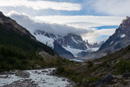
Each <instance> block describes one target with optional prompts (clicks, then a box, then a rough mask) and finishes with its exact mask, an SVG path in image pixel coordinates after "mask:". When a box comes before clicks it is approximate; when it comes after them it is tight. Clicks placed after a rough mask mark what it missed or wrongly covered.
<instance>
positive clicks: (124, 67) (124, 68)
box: [116, 60, 130, 74]
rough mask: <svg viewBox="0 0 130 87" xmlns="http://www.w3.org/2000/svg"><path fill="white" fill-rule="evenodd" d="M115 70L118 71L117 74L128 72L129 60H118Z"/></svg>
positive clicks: (129, 69)
mask: <svg viewBox="0 0 130 87" xmlns="http://www.w3.org/2000/svg"><path fill="white" fill-rule="evenodd" d="M116 71H117V72H118V74H123V73H128V72H130V61H129V60H120V61H119V63H118V64H116Z"/></svg>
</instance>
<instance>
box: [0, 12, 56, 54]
mask: <svg viewBox="0 0 130 87" xmlns="http://www.w3.org/2000/svg"><path fill="white" fill-rule="evenodd" d="M0 44H4V45H12V46H16V47H20V48H22V49H25V50H39V51H40V50H43V51H46V52H47V53H49V54H51V55H54V54H55V53H54V51H53V50H52V49H51V48H50V47H47V46H46V45H44V44H42V43H40V42H38V41H36V39H35V37H34V36H32V35H31V34H30V33H29V31H27V30H26V29H25V28H23V27H22V26H20V25H19V24H17V22H16V21H14V20H12V19H11V18H9V17H6V16H4V15H3V13H2V12H0Z"/></svg>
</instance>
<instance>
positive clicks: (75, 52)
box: [62, 46, 84, 57]
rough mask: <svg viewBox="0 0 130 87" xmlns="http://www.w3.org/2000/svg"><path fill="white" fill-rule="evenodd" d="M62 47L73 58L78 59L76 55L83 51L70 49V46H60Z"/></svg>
mask: <svg viewBox="0 0 130 87" xmlns="http://www.w3.org/2000/svg"><path fill="white" fill-rule="evenodd" d="M62 47H63V48H64V49H66V50H67V51H69V52H71V53H72V54H73V55H74V57H78V56H77V55H78V54H79V53H81V52H82V51H84V50H80V49H75V48H71V47H70V46H67V47H64V46H62Z"/></svg>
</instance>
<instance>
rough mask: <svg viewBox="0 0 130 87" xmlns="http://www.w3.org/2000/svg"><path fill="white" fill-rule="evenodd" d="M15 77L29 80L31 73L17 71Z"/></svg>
mask: <svg viewBox="0 0 130 87" xmlns="http://www.w3.org/2000/svg"><path fill="white" fill-rule="evenodd" d="M15 75H16V76H19V77H22V78H29V77H30V73H29V72H26V71H17V72H16V74H15Z"/></svg>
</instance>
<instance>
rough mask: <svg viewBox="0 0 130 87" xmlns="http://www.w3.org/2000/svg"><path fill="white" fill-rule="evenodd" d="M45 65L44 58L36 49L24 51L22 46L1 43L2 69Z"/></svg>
mask: <svg viewBox="0 0 130 87" xmlns="http://www.w3.org/2000/svg"><path fill="white" fill-rule="evenodd" d="M38 66H40V67H44V60H43V58H42V57H41V56H39V55H38V53H36V52H35V51H28V52H27V51H24V50H22V49H20V48H17V47H13V46H9V45H0V71H7V70H15V69H21V70H23V69H33V68H37V67H38Z"/></svg>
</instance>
